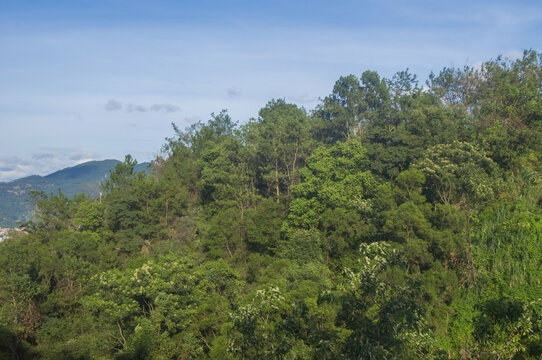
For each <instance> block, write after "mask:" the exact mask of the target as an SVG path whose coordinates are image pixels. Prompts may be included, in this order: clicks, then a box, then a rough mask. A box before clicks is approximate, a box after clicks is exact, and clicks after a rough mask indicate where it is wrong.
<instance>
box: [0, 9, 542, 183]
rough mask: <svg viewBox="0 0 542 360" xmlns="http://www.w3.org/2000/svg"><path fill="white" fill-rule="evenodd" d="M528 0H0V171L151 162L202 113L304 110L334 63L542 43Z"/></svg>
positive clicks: (540, 22)
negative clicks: (282, 106) (283, 106)
mask: <svg viewBox="0 0 542 360" xmlns="http://www.w3.org/2000/svg"><path fill="white" fill-rule="evenodd" d="M541 34H542V2H539V1H476V0H473V1H454V2H443V1H414V0H410V1H406V0H405V1H341V0H337V1H315V0H313V1H296V0H290V1H282V0H275V1H256V0H252V1H216V0H215V1H211V0H203V1H202V0H200V1H124V0H111V1H99V0H94V1H6V0H0V55H1V56H0V181H9V180H12V179H15V178H19V177H22V176H27V175H31V174H40V175H45V174H48V173H50V172H52V171H55V170H58V169H60V168H64V167H66V166H72V165H75V164H77V163H80V162H84V161H88V160H94V159H95V160H100V159H107V158H116V159H123V158H124V155H125V154H128V153H129V154H132V155H133V156H134V157H135V158H137V159H138V160H139V161H149V160H151V159H153V158H154V157H155V156H156V155H157V154H158V153H159V151H160V147H161V145H162V144H163V142H164V138H165V137H167V136H171V135H172V129H171V122H175V123H176V124H177V125H179V126H180V127H181V128H183V127H185V126H188V125H190V124H192V123H194V122H196V121H198V120H202V121H205V120H207V119H208V118H209V114H210V113H211V112H219V111H220V110H221V109H224V108H225V109H228V111H229V113H230V114H231V115H232V117H233V118H234V119H235V120H238V121H240V122H241V123H242V122H245V121H247V120H248V119H249V118H250V117H256V116H257V114H258V110H259V109H260V108H261V107H263V106H265V104H266V103H267V102H268V101H269V100H271V99H272V98H278V97H281V98H282V97H284V98H286V100H287V101H290V102H293V103H296V104H298V105H299V106H304V107H305V108H306V109H307V110H311V109H313V108H314V106H315V105H316V104H317V103H318V99H319V98H323V97H324V96H326V95H328V94H329V93H330V91H331V89H332V87H333V84H334V82H335V81H336V80H337V79H338V78H339V76H341V75H346V74H350V73H353V74H356V75H361V73H362V72H363V71H365V70H376V71H378V73H379V74H380V75H382V76H386V77H390V76H392V75H393V73H395V72H397V71H400V70H404V69H405V68H410V70H411V71H412V72H414V73H415V74H417V75H418V76H419V78H420V79H422V80H423V79H425V78H426V77H427V75H428V74H429V72H430V71H431V70H433V71H435V72H438V71H439V70H440V69H442V68H443V67H445V66H447V67H450V66H460V67H462V66H464V65H470V66H476V65H477V64H479V63H480V62H482V61H486V60H489V59H491V58H494V57H496V56H497V55H499V54H502V55H503V56H506V57H510V58H515V57H517V56H519V55H520V54H521V51H522V50H523V49H528V48H532V49H534V50H536V51H540V50H542V40H541V39H542V37H541V36H540V35H541Z"/></svg>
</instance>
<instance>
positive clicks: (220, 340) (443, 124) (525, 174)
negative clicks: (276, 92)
mask: <svg viewBox="0 0 542 360" xmlns="http://www.w3.org/2000/svg"><path fill="white" fill-rule="evenodd" d="M541 95H542V54H538V53H536V52H534V51H526V52H525V53H524V55H523V57H522V58H520V59H518V60H515V61H510V60H504V59H502V58H496V59H494V60H491V61H488V62H486V63H484V64H482V65H481V66H480V67H479V68H478V67H477V68H470V67H465V68H445V69H443V70H442V71H440V72H438V73H434V74H431V75H430V76H429V78H428V81H427V83H426V84H420V83H419V82H418V80H417V77H416V76H415V75H413V74H411V73H409V72H408V71H401V72H398V73H397V74H395V75H394V76H393V77H392V78H391V79H386V78H382V77H380V76H379V75H378V74H377V73H376V72H373V71H366V72H363V73H362V74H358V75H348V76H344V77H341V78H340V79H338V81H337V82H336V83H335V85H334V87H333V89H332V92H331V93H330V94H329V95H328V96H326V97H325V98H323V99H322V100H321V102H320V104H319V105H318V107H317V108H316V109H314V110H312V111H307V110H305V109H303V108H301V107H298V106H296V105H295V104H290V103H287V102H286V101H285V100H282V99H275V100H271V101H270V102H269V103H268V104H267V105H265V107H263V108H262V109H261V110H260V112H259V116H258V118H256V119H251V120H250V121H248V122H247V123H243V124H242V125H239V123H238V122H237V121H234V120H233V119H232V118H231V117H230V116H229V115H228V113H227V112H226V111H222V112H220V113H218V114H213V115H212V117H211V119H210V120H209V121H208V122H206V123H198V124H194V125H193V126H191V127H190V128H188V129H186V130H181V129H179V128H178V127H177V126H175V125H174V126H173V130H174V135H173V136H172V137H171V138H168V139H166V143H165V144H164V146H163V151H162V155H161V156H159V157H157V158H156V159H155V161H153V163H152V173H150V174H145V173H136V172H135V171H134V166H135V165H136V163H135V161H134V160H133V159H132V158H131V157H130V156H127V157H126V160H125V161H124V162H123V163H120V164H118V165H117V166H116V167H115V169H114V170H113V171H112V172H111V174H110V176H109V178H108V179H107V180H106V181H105V182H104V183H103V184H102V188H103V191H104V194H105V196H104V198H103V201H102V202H99V201H96V200H94V199H90V198H88V197H87V196H84V195H80V196H75V197H67V196H65V195H63V194H62V193H60V194H58V195H47V194H45V193H34V195H33V199H34V203H35V205H36V207H37V213H36V218H37V220H36V221H35V222H30V223H27V224H26V226H25V228H26V230H27V231H28V234H14V235H13V236H12V237H11V238H9V239H8V240H7V241H5V242H4V243H2V244H0V279H1V281H0V359H34V358H36V359H37V358H40V359H540V358H541V357H542V286H541V281H542V251H541V249H542V236H541V235H542V101H541Z"/></svg>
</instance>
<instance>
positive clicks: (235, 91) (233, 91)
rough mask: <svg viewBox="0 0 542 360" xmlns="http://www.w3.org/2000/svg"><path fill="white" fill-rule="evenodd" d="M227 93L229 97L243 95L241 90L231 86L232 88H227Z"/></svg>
mask: <svg viewBox="0 0 542 360" xmlns="http://www.w3.org/2000/svg"><path fill="white" fill-rule="evenodd" d="M226 93H227V94H228V96H229V97H231V98H232V97H236V96H241V91H239V90H238V89H237V88H235V87H231V88H228V89H226Z"/></svg>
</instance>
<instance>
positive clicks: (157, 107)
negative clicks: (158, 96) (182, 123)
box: [151, 104, 181, 113]
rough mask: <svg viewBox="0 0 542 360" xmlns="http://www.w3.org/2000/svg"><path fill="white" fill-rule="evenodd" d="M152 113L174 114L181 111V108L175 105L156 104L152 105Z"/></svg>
mask: <svg viewBox="0 0 542 360" xmlns="http://www.w3.org/2000/svg"><path fill="white" fill-rule="evenodd" d="M151 111H159V112H166V113H173V112H177V111H181V108H180V107H178V106H177V105H173V104H154V105H151Z"/></svg>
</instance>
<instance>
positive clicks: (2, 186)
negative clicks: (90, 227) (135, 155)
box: [0, 159, 149, 227]
mask: <svg viewBox="0 0 542 360" xmlns="http://www.w3.org/2000/svg"><path fill="white" fill-rule="evenodd" d="M118 163H120V161H118V160H112V159H109V160H101V161H89V162H85V163H82V164H79V165H76V166H72V167H68V168H65V169H62V170H59V171H56V172H54V173H52V174H49V175H46V176H39V175H31V176H27V177H24V178H21V179H17V180H13V181H10V182H0V227H15V226H17V222H19V221H28V220H30V219H31V218H32V215H33V214H32V213H33V208H32V204H31V203H29V202H28V201H27V199H28V192H29V191H30V190H37V191H43V192H45V193H47V194H49V193H56V192H57V191H58V189H60V190H61V191H62V192H63V193H64V194H66V195H67V196H69V197H72V196H73V195H74V194H80V193H85V194H87V195H89V196H96V197H97V196H99V194H100V183H101V182H102V181H104V180H105V179H107V177H108V176H109V171H110V170H112V169H114V168H115V165H117V164H118ZM148 167H149V163H141V164H137V165H136V167H135V171H136V172H140V171H146V170H147V169H148Z"/></svg>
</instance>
